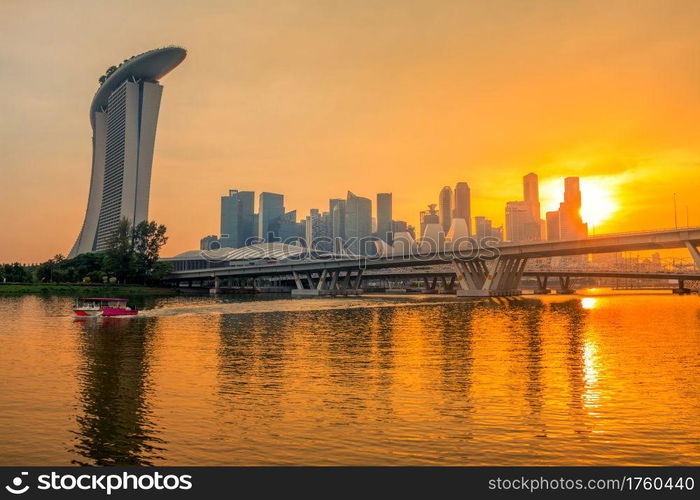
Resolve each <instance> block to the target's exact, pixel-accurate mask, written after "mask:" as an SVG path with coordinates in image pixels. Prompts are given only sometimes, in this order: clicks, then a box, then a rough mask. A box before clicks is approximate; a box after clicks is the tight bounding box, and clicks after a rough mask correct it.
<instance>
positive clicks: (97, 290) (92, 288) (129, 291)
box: [0, 283, 179, 297]
mask: <svg viewBox="0 0 700 500" xmlns="http://www.w3.org/2000/svg"><path fill="white" fill-rule="evenodd" d="M178 293H179V290H178V289H177V288H166V287H155V286H145V285H99V284H94V283H93V284H77V283H76V284H72V283H65V284H60V283H9V284H8V283H0V297H1V296H3V295H22V294H49V295H71V296H80V297H89V296H92V295H94V296H96V297H109V296H112V295H114V296H123V295H141V296H149V295H158V296H162V295H177V294H178Z"/></svg>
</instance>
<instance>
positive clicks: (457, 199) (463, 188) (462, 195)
mask: <svg viewBox="0 0 700 500" xmlns="http://www.w3.org/2000/svg"><path fill="white" fill-rule="evenodd" d="M452 214H453V216H454V218H455V219H464V220H465V221H467V228H468V230H469V235H470V236H471V235H472V234H473V231H472V222H471V221H472V213H471V192H470V189H469V184H467V183H466V182H458V183H457V185H456V186H455V192H454V206H453V211H452Z"/></svg>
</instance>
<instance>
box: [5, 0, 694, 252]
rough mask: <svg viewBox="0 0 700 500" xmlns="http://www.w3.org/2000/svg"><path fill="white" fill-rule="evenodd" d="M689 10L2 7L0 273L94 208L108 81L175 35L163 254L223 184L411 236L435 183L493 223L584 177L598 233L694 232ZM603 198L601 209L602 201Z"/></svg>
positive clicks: (68, 231)
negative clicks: (533, 187) (379, 218)
mask: <svg viewBox="0 0 700 500" xmlns="http://www.w3.org/2000/svg"><path fill="white" fill-rule="evenodd" d="M698 26H700V2H697V1H680V0H679V1H669V0H664V1H639V0H637V1H610V2H596V1H585V2H577V1H559V0H541V1H531V2H522V1H521V0H512V1H505V0H501V1H490V2H480V1H479V2H477V1H466V0H465V1H461V2H453V1H447V0H443V1H434V0H433V1H407V0H402V1H381V2H377V1H361V0H360V1H353V2H347V1H291V0H285V1H264V2H262V1H260V2H243V1H200V2H194V1H191V2H177V1H175V2H173V1H149V2H142V1H132V2H128V1H125V2H113V1H110V2H96V1H94V0H93V1H74V2H59V1H54V2H21V1H8V0H5V1H3V2H2V3H0V67H1V68H2V72H1V73H0V75H2V76H1V77H0V173H1V174H2V177H1V179H2V180H1V181H0V214H1V220H2V228H1V230H0V262H3V261H11V260H21V261H24V262H31V261H39V260H44V259H46V258H48V257H50V256H52V255H53V254H55V253H58V252H61V253H64V254H65V253H67V252H68V250H70V247H71V246H72V244H73V242H74V240H75V238H76V236H77V234H78V231H79V230H80V226H81V224H82V219H83V215H84V212H85V208H86V204H87V192H88V185H89V181H90V159H91V142H90V136H91V130H90V123H89V119H88V108H89V105H90V101H91V99H92V96H93V94H94V92H95V90H96V88H97V85H98V84H97V78H98V77H99V76H100V75H101V74H102V73H103V72H104V70H105V69H106V68H107V67H108V66H110V65H112V64H115V63H118V62H120V61H122V60H123V59H125V58H127V57H129V56H131V55H134V54H137V53H140V52H143V51H145V50H148V49H151V48H155V47H159V46H164V45H168V44H171V43H172V44H178V45H182V46H184V47H186V48H187V50H188V58H187V59H186V60H185V62H184V63H183V64H182V65H181V66H180V67H178V68H177V69H176V70H175V71H173V72H172V73H171V74H170V75H168V76H167V77H165V78H164V79H163V82H162V83H163V84H164V86H165V91H164V94H163V101H162V105H161V113H160V119H159V125H158V127H159V128H158V135H157V139H156V151H155V158H154V162H153V178H152V189H151V205H150V216H151V218H153V219H155V220H157V221H158V222H161V223H164V224H166V225H167V226H168V228H169V233H170V242H169V243H168V245H167V247H166V249H165V251H164V253H165V254H166V255H172V254H175V253H177V252H180V251H184V250H187V249H191V248H196V247H197V245H198V241H199V238H200V237H201V236H203V235H206V234H211V233H217V232H218V225H219V196H221V195H222V194H224V193H225V192H226V191H227V190H228V189H229V188H238V189H248V190H255V191H258V192H259V191H263V190H266V191H272V192H281V193H284V194H285V195H286V205H287V208H288V209H297V210H299V213H300V214H302V215H306V214H307V213H308V210H309V209H310V208H312V207H319V208H325V207H327V200H328V198H329V197H340V196H344V194H345V192H346V191H347V190H348V189H351V190H352V191H354V192H355V193H357V194H359V195H363V196H368V197H372V198H374V196H375V193H377V192H380V191H391V192H393V193H394V213H395V218H397V219H406V220H408V221H409V222H410V223H413V224H416V223H417V216H418V211H419V210H421V209H423V207H424V205H426V204H427V203H430V202H437V194H438V192H439V190H440V188H441V187H442V186H443V185H446V184H448V185H454V184H455V183H456V182H458V181H467V182H469V184H470V186H471V189H472V200H473V201H472V213H473V214H474V215H486V216H488V217H491V218H492V219H493V220H494V222H495V223H497V224H501V223H502V222H503V218H504V216H503V212H504V204H505V202H506V201H508V200H512V199H521V197H522V194H521V191H522V188H521V178H522V176H523V175H524V174H526V173H527V172H529V171H534V172H537V173H538V174H539V175H540V181H541V184H542V187H541V190H542V205H543V209H550V208H552V207H553V206H554V205H555V203H556V202H557V201H558V200H557V199H556V198H557V196H558V189H559V188H560V184H561V181H560V179H561V178H563V177H565V176H568V175H579V176H581V177H582V183H583V186H584V213H585V212H586V204H587V203H588V204H589V206H598V205H599V203H598V202H597V201H595V202H594V201H592V196H588V197H587V193H586V185H587V183H588V185H590V186H592V188H591V189H593V188H595V192H596V193H601V189H602V191H603V194H604V195H605V196H606V197H607V198H608V199H607V200H603V201H602V202H601V203H608V205H610V206H614V205H616V206H617V210H616V211H615V212H614V214H612V217H610V218H609V219H608V220H607V221H605V222H602V223H600V224H599V225H598V226H597V227H596V233H597V234H600V233H603V232H611V231H626V230H635V229H651V228H656V227H671V226H673V192H677V193H678V195H677V196H678V206H679V219H680V220H679V222H681V223H682V224H683V225H685V220H686V216H685V206H686V205H688V214H689V222H690V224H696V225H697V224H700V206H698V201H697V200H698V196H697V193H698V192H700V180H699V179H698V176H697V171H698V167H699V166H700V142H699V134H698V131H699V127H698V125H697V122H698V117H699V116H700V32H699V31H698ZM608 205H606V206H608Z"/></svg>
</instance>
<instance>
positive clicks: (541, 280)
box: [534, 274, 552, 295]
mask: <svg viewBox="0 0 700 500" xmlns="http://www.w3.org/2000/svg"><path fill="white" fill-rule="evenodd" d="M535 278H536V279H537V289H536V290H535V292H534V293H535V295H546V294H548V293H552V290H551V289H549V288H547V281H548V280H549V276H547V275H546V274H545V275H544V276H535Z"/></svg>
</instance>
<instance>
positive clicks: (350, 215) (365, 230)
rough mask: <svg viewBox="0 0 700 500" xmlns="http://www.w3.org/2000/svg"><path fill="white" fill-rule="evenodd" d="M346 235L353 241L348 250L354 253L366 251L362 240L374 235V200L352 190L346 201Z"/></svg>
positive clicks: (348, 239)
mask: <svg viewBox="0 0 700 500" xmlns="http://www.w3.org/2000/svg"><path fill="white" fill-rule="evenodd" d="M345 236H346V239H347V241H350V242H351V243H350V244H349V245H348V250H350V251H352V252H354V253H364V252H365V250H366V249H365V248H363V246H364V245H362V241H365V240H367V239H368V238H369V237H370V236H372V200H370V199H369V198H363V197H361V196H357V195H355V194H354V193H352V192H350V191H348V197H347V200H346V201H345ZM361 245H362V246H361ZM367 246H368V247H369V245H367Z"/></svg>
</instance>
